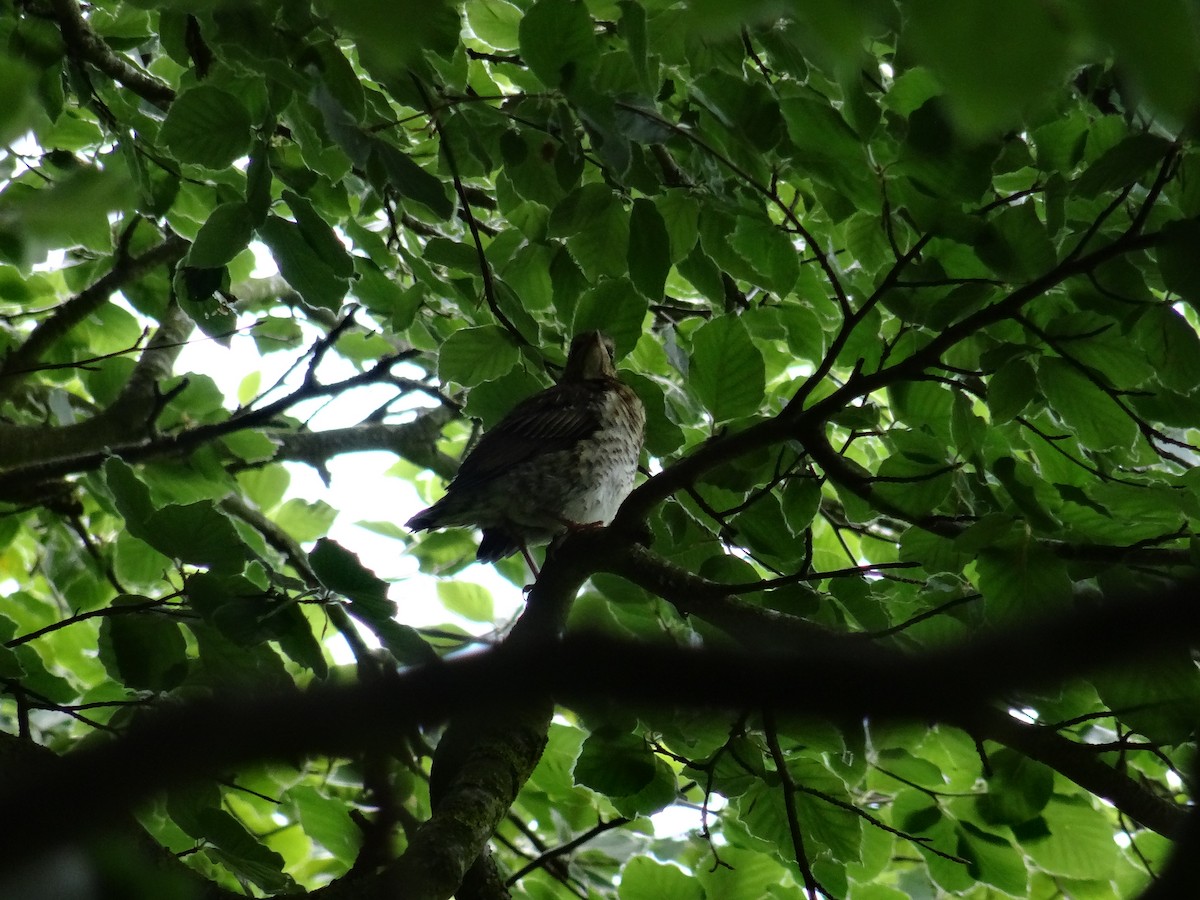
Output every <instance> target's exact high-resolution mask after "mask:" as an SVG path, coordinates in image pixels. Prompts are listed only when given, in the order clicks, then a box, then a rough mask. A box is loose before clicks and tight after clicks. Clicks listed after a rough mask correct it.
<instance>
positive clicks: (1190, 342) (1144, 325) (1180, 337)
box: [1133, 306, 1200, 394]
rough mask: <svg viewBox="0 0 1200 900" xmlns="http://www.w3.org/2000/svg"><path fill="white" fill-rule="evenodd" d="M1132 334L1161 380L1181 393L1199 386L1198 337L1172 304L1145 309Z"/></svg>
mask: <svg viewBox="0 0 1200 900" xmlns="http://www.w3.org/2000/svg"><path fill="white" fill-rule="evenodd" d="M1133 337H1134V339H1135V341H1136V342H1137V344H1138V345H1139V346H1140V348H1141V349H1143V350H1144V352H1145V355H1146V360H1147V362H1148V363H1149V364H1150V366H1151V367H1152V368H1153V370H1154V372H1155V373H1156V374H1157V376H1158V380H1159V382H1160V383H1162V384H1163V385H1165V386H1166V387H1169V388H1172V389H1173V390H1176V391H1179V392H1180V393H1184V394H1190V393H1192V392H1193V391H1195V390H1196V388H1197V387H1200V336H1198V335H1197V334H1196V330H1195V329H1194V328H1193V327H1192V326H1191V325H1190V324H1189V323H1188V321H1187V319H1185V318H1184V317H1183V316H1181V315H1180V314H1179V313H1177V312H1175V310H1173V309H1171V307H1169V306H1155V307H1152V308H1151V309H1148V310H1147V311H1146V312H1145V313H1143V315H1142V316H1141V318H1139V319H1138V321H1137V324H1136V325H1135V326H1134V330H1133Z"/></svg>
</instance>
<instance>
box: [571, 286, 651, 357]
mask: <svg viewBox="0 0 1200 900" xmlns="http://www.w3.org/2000/svg"><path fill="white" fill-rule="evenodd" d="M648 308H649V306H648V303H647V301H646V299H645V297H644V296H643V295H642V294H640V293H639V292H638V291H635V290H634V289H633V285H631V284H630V283H629V282H628V281H626V280H625V279H624V278H614V279H606V280H604V281H602V282H600V283H599V284H598V285H596V286H595V287H594V288H592V289H591V290H589V291H588V292H587V293H585V294H584V295H583V296H582V297H580V298H579V304H578V305H577V306H576V307H575V317H574V319H573V320H572V322H571V331H572V332H573V333H574V334H581V333H583V332H585V331H596V330H599V331H603V332H604V333H605V334H607V335H608V336H609V337H610V338H612V339H613V344H614V346H615V347H616V355H617V358H618V359H620V358H621V357H623V356H625V355H626V354H628V353H631V352H632V351H633V348H634V346H635V345H636V344H637V342H638V340H640V339H641V336H642V331H643V328H642V326H643V324H644V322H645V321H646V311H647V309H648Z"/></svg>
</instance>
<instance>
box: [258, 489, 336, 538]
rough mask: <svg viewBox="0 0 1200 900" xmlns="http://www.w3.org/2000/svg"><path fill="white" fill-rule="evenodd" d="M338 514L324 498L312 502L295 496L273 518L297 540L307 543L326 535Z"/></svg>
mask: <svg viewBox="0 0 1200 900" xmlns="http://www.w3.org/2000/svg"><path fill="white" fill-rule="evenodd" d="M337 514H338V511H337V510H336V509H334V508H333V507H332V506H330V505H329V504H328V503H326V502H325V501H324V500H314V501H312V502H310V501H308V500H302V499H300V498H299V497H293V498H292V499H291V500H288V501H287V502H286V503H284V504H283V506H282V507H280V509H279V511H278V512H276V513H274V514H273V515H272V517H271V518H273V519H274V520H275V524H276V525H278V526H279V527H280V528H282V529H283V530H284V531H286V532H287V533H288V534H290V535H291V536H292V537H293V538H294V539H295V540H297V541H300V542H301V543H305V542H308V541H315V540H316V539H317V538H319V537H324V536H325V532H327V531H328V530H329V526H330V525H332V524H333V520H334V519H336V518H337Z"/></svg>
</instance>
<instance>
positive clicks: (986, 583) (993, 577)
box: [976, 543, 1071, 624]
mask: <svg viewBox="0 0 1200 900" xmlns="http://www.w3.org/2000/svg"><path fill="white" fill-rule="evenodd" d="M976 565H977V568H978V586H979V590H980V592H981V593H982V594H983V598H984V603H985V604H986V607H985V608H986V609H987V615H988V618H989V619H990V620H991V621H993V622H996V623H999V624H1005V623H1016V622H1032V621H1036V620H1037V619H1038V618H1040V617H1044V616H1049V615H1052V614H1053V613H1054V612H1056V611H1058V610H1064V609H1068V608H1070V604H1071V579H1070V577H1069V576H1068V574H1067V569H1066V566H1064V565H1063V562H1062V560H1060V559H1058V558H1057V557H1056V556H1054V555H1053V554H1051V553H1050V551H1049V550H1046V549H1045V548H1043V547H1041V546H1039V545H1037V544H1033V543H1030V544H1026V545H1022V546H1018V547H1014V548H1008V547H994V548H987V549H984V550H983V552H982V553H981V554H980V556H979V561H978V562H977V563H976Z"/></svg>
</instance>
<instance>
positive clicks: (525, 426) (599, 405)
mask: <svg viewBox="0 0 1200 900" xmlns="http://www.w3.org/2000/svg"><path fill="white" fill-rule="evenodd" d="M613 363H614V345H613V342H612V339H611V338H609V337H608V336H607V335H606V334H604V333H603V332H600V331H586V332H583V333H581V334H579V335H577V336H576V337H575V338H574V339H573V340H572V341H571V348H570V351H569V352H568V353H567V364H566V367H565V368H564V369H563V374H562V379H561V380H560V381H559V382H558V384H556V385H554V386H553V387H550V388H547V389H546V390H543V391H540V392H538V393H536V394H534V395H533V396H531V397H529V398H527V399H525V400H523V401H521V402H520V403H518V404H517V406H516V407H514V408H513V409H512V411H511V412H509V413H508V414H507V415H506V416H504V418H502V419H501V420H500V422H499V423H497V424H496V425H495V426H494V427H493V428H491V429H489V430H488V431H487V432H485V433H484V435H483V437H482V438H480V439H479V442H478V443H477V444H476V445H475V447H474V448H473V449H472V450H471V451H470V452H469V453H468V454H467V456H466V458H464V459H463V461H462V464H461V465H460V466H459V469H458V473H457V474H456V475H455V476H454V479H453V480H452V481H451V482H450V484H449V485H448V486H447V488H446V494H445V496H444V497H442V499H441V500H439V501H437V502H436V503H435V504H433V505H432V506H430V507H429V508H428V509H425V510H422V511H421V512H419V513H417V514H416V515H415V516H413V517H412V518H411V519H409V520H408V523H407V526H406V527H407V528H408V529H409V530H411V531H429V530H433V529H438V528H445V527H456V526H458V527H464V526H470V527H476V528H479V529H480V530H481V531H482V532H483V536H482V539H481V540H480V543H479V550H478V552H477V553H476V555H475V556H476V559H478V560H479V561H480V562H496V561H497V560H500V559H503V558H505V557H507V556H511V555H512V554H513V553H515V552H517V551H518V550H519V551H520V552H521V554H522V555H523V556H524V557H525V561H526V562H527V563H528V564H529V567H530V570H531V571H532V572H533V573H534V576H535V577H536V576H537V574H538V568H537V565H536V564H535V563H534V561H533V557H532V556H530V553H529V547H530V546H531V545H537V544H543V543H546V542H548V541H551V540H553V539H554V538H556V537H559V536H560V535H563V534H565V533H566V532H568V531H576V530H580V529H583V528H590V527H598V526H601V525H607V524H608V523H609V522H611V521H612V518H613V516H615V515H616V512H617V509H618V507H620V505H621V502H622V501H623V500H624V499H625V497H626V496H628V494H629V492H630V491H631V490H632V489H633V479H634V475H635V474H636V472H637V465H638V459H639V457H640V455H641V449H642V441H643V436H644V432H645V426H646V411H645V409H644V407H643V406H642V402H641V400H639V399H638V396H637V394H636V393H635V392H634V391H633V389H632V388H631V387H629V385H627V384H625V383H624V382H622V381H621V380H620V379H618V378H617V373H616V368H615V367H614V364H613Z"/></svg>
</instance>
